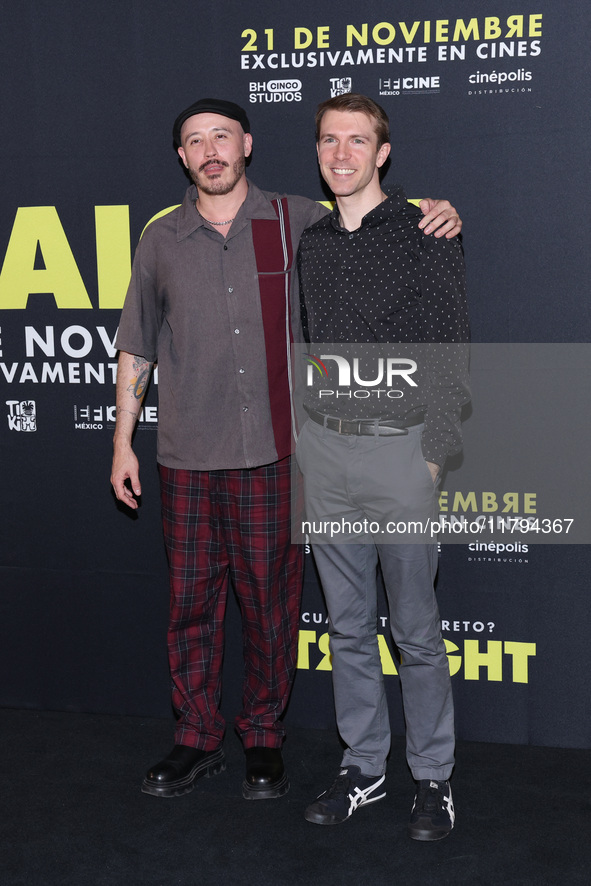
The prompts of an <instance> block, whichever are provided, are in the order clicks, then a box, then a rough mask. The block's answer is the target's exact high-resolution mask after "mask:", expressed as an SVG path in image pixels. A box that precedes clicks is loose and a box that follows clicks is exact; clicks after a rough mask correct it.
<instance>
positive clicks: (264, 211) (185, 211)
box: [177, 181, 277, 241]
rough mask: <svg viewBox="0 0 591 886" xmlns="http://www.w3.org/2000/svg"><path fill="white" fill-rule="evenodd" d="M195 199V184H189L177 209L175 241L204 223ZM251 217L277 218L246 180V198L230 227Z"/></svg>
mask: <svg viewBox="0 0 591 886" xmlns="http://www.w3.org/2000/svg"><path fill="white" fill-rule="evenodd" d="M197 199H198V194H197V188H196V187H195V185H190V186H189V187H188V188H187V191H186V193H185V198H184V200H183V202H182V204H181V208H180V211H179V217H178V223H177V241H180V240H184V239H185V237H188V236H190V234H192V233H193V232H194V231H196V230H197V228H201V227H203V226H204V224H205V222H204V221H203V218H202V216H200V215H199V213H198V212H197V207H196V206H195V202H196V201H197ZM252 218H270V219H275V218H277V213H276V212H275V210H274V208H273V205H272V204H271V202H270V201H269V200H268V199H267V197H266V196H265V194H264V193H263V192H262V191H261V190H260V188H257V186H256V185H255V184H253V183H252V182H251V181H248V193H247V194H246V199H245V200H244V203H243V204H242V206H241V207H240V209H239V210H238V212H237V214H236V218H235V221H234V223H233V225H232V227H233V228H234V230H236V228H237V227H238V226H239V225H240V222H242V223H244V222H246V221H247V219H252Z"/></svg>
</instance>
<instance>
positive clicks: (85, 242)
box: [0, 0, 591, 747]
mask: <svg viewBox="0 0 591 886" xmlns="http://www.w3.org/2000/svg"><path fill="white" fill-rule="evenodd" d="M13 6H14V8H13V9H11V11H10V16H9V17H7V18H6V20H5V21H4V23H3V28H2V32H1V35H0V41H1V44H0V46H1V51H0V71H1V74H2V82H3V83H4V84H5V88H4V90H3V91H2V94H1V95H0V113H1V118H2V120H3V124H4V126H3V138H2V142H1V144H0V152H1V157H2V167H3V177H4V189H3V192H4V196H3V201H2V206H1V207H0V263H2V271H1V272H0V328H1V332H0V352H1V353H0V384H2V397H1V399H0V411H1V410H3V411H4V417H2V419H1V422H0V452H1V454H2V464H3V467H4V470H3V473H2V493H3V520H2V548H1V554H0V558H1V559H0V582H1V590H0V624H1V626H2V627H1V631H2V641H1V643H0V704H2V705H5V706H15V707H32V708H52V709H59V710H84V711H103V712H113V713H120V712H126V713H132V714H144V715H146V714H155V715H163V716H167V715H168V714H169V697H168V676H167V663H166V654H165V631H166V616H167V586H166V571H165V563H164V553H163V550H162V544H161V534H160V526H159V512H158V492H157V482H156V472H155V464H154V453H155V432H154V429H155V421H154V419H155V413H154V410H153V407H154V406H155V404H156V397H155V391H154V387H153V388H152V391H151V392H150V396H149V399H148V406H149V407H151V408H150V409H149V410H147V412H146V414H145V416H144V420H143V421H142V422H141V425H140V429H139V430H138V433H137V435H136V449H137V451H138V454H139V456H140V459H141V463H142V480H143V486H144V496H143V502H142V507H141V509H140V512H139V515H138V516H135V515H129V514H124V513H122V512H119V511H118V510H117V507H116V506H115V503H114V500H113V498H112V495H111V493H110V487H109V483H108V476H109V466H110V449H111V434H112V426H113V422H112V407H113V404H114V387H113V369H112V365H113V364H114V363H115V355H114V352H113V349H112V345H111V344H110V343H111V342H112V341H113V338H114V335H115V331H116V327H117V322H118V315H119V308H120V305H121V302H122V298H123V294H124V290H125V283H126V278H127V276H128V273H129V255H130V252H131V251H132V249H133V247H134V246H135V244H136V243H137V240H138V238H139V236H140V233H141V231H142V229H143V227H144V225H145V224H146V222H147V221H148V220H149V219H150V218H151V217H152V216H154V215H155V214H156V213H158V212H159V211H161V210H163V209H165V208H166V207H169V206H171V205H173V204H176V203H179V202H180V201H181V199H182V195H183V192H184V188H185V183H186V181H185V179H184V177H183V174H182V170H181V168H180V166H179V163H178V162H177V159H176V158H175V154H174V153H173V149H172V143H171V132H170V130H171V123H172V121H173V119H174V117H175V116H176V114H177V113H178V111H179V110H180V109H181V108H183V107H185V106H186V105H188V104H189V103H190V102H191V101H193V100H194V99H195V98H197V97H199V96H203V95H207V94H217V95H219V96H221V97H225V98H232V99H233V100H235V101H237V102H239V103H241V104H243V105H244V106H245V107H247V108H248V112H249V115H250V117H251V122H252V128H253V133H254V138H255V147H254V155H253V159H252V163H251V165H250V169H249V174H250V176H251V178H252V179H253V180H254V181H255V182H256V183H257V184H260V185H262V186H264V187H266V188H268V189H277V190H281V191H287V192H296V193H302V194H305V195H307V196H309V197H311V198H313V199H325V195H324V193H323V191H322V186H321V183H320V179H319V176H318V173H317V169H316V163H315V151H314V143H313V125H312V118H313V112H314V109H315V106H316V104H317V103H318V102H319V101H321V100H323V99H325V98H327V97H328V96H329V95H330V94H331V90H335V89H343V88H345V89H352V90H354V91H359V92H365V93H367V94H369V95H371V96H372V97H374V98H375V99H376V100H377V101H379V102H380V103H381V104H383V106H384V107H385V108H386V110H387V112H388V114H389V115H390V117H391V122H392V135H393V151H392V162H391V168H390V170H389V172H388V177H387V179H386V183H387V182H388V181H389V182H391V183H394V182H398V181H400V182H401V183H403V184H404V186H405V188H406V191H407V193H408V194H409V195H410V196H416V197H420V196H424V195H426V194H429V195H443V196H446V197H449V198H450V199H451V200H452V202H453V203H454V204H455V205H456V206H458V207H459V208H460V210H461V214H462V217H463V219H464V222H465V228H464V231H465V236H464V243H465V251H466V260H467V265H468V273H469V288H470V303H471V311H472V320H473V330H474V337H475V339H476V340H477V341H484V342H503V341H505V342H534V341H539V342H586V341H589V339H590V332H591V311H590V309H589V298H588V294H589V292H588V289H589V283H588V281H589V279H590V274H589V270H590V269H589V258H588V256H589V250H588V248H587V239H588V223H587V221H586V206H587V201H588V198H589V194H590V188H589V162H588V156H589V132H590V121H589V114H588V95H587V92H588V90H587V81H588V66H589V63H588V57H589V53H588V46H587V40H586V35H587V34H588V33H589V26H590V24H591V13H590V12H589V7H588V4H585V3H584V2H583V0H574V2H571V3H569V4H566V5H561V6H560V8H558V6H557V4H556V3H550V2H548V0H541V2H538V3H537V4H536V5H535V6H533V7H527V6H524V5H522V6H520V7H518V9H517V13H516V12H515V9H516V7H515V4H514V3H513V2H511V3H509V2H506V0H497V2H495V3H494V4H489V3H485V2H482V0H479V2H477V3H474V2H470V3H468V2H465V0H464V2H461V0H454V2H452V3H451V4H450V3H446V4H443V3H439V2H437V0H425V2H424V3H422V4H420V6H418V5H417V4H416V3H414V2H410V0H401V2H399V3H397V4H396V5H395V7H393V6H392V4H390V3H385V2H377V0H368V2H366V3H365V4H363V7H360V5H359V4H358V3H357V2H351V0H343V2H342V3H340V4H339V6H338V9H336V8H335V10H334V11H332V10H322V12H319V9H318V4H317V3H315V2H311V0H301V2H300V3H298V4H297V7H291V6H290V7H289V8H286V7H282V6H281V5H280V4H277V3H270V2H268V0H262V2H259V3H258V4H257V5H256V9H253V10H252V11H250V10H249V9H248V7H247V6H246V5H245V4H239V3H237V2H229V3H226V4H223V5H221V6H219V7H217V8H216V9H215V10H214V11H213V12H212V10H211V8H210V7H206V6H205V4H203V3H194V2H192V3H187V2H185V0H179V2H178V3H176V4H175V5H173V6H171V5H170V4H165V3H161V2H158V0H147V2H144V3H141V4H140V3H136V2H116V0H106V2H104V0H103V2H99V3H97V4H92V5H90V6H84V5H80V4H79V3H76V2H74V0H56V2H49V0H22V2H20V3H19V4H18V5H17V4H13ZM508 19H509V21H508ZM458 20H460V23H459V24H458ZM401 23H402V24H401ZM415 23H418V24H416V27H415ZM296 29H299V30H297V31H296ZM319 29H320V30H319ZM306 44H308V45H306ZM348 44H350V45H348ZM255 45H256V47H257V48H256V49H254V46H255ZM300 47H301V48H300ZM347 53H349V54H348V55H347ZM51 207H53V208H54V209H51ZM97 207H107V208H106V209H100V208H99V209H98V210H97ZM507 418H508V420H510V416H508V417H507ZM548 420H549V421H552V409H551V404H550V408H549V415H548ZM27 427H35V430H27ZM491 433H492V432H491ZM565 436H566V439H568V429H565ZM565 457H568V451H566V453H565ZM583 470H584V468H583ZM499 491H504V490H499ZM575 494H576V493H575ZM498 542H499V544H501V543H502V542H503V539H502V538H499V539H498ZM589 562H590V554H589V550H588V548H587V547H585V546H582V545H578V546H567V547H564V546H562V547H553V546H543V545H530V546H529V548H528V550H527V551H523V550H517V549H515V550H512V551H508V550H506V549H505V550H498V546H497V549H495V550H490V551H487V552H486V553H483V552H475V551H472V550H470V549H469V548H468V547H467V546H466V545H457V546H450V547H445V548H444V550H443V552H442V557H441V569H440V577H439V585H438V591H439V601H440V609H441V614H442V618H443V620H444V634H445V637H446V639H447V640H448V643H449V651H450V661H451V664H452V670H453V671H454V677H453V679H454V687H455V697H456V704H457V712H458V713H457V718H458V733H459V736H460V737H462V738H467V739H476V740H493V741H508V742H524V743H526V742H531V743H535V744H547V745H563V746H577V747H583V746H587V745H588V744H589V737H590V736H589V693H588V690H587V687H586V677H587V673H588V666H589V661H588V651H587V650H588V633H589V609H590V607H589V595H588V590H587V588H588V581H587V574H588V569H589ZM384 619H385V614H384ZM301 629H302V635H301V655H300V671H299V675H298V680H297V684H296V689H295V692H294V697H293V700H292V704H291V708H290V711H289V718H290V719H291V721H292V722H297V723H299V724H308V725H321V726H330V725H331V724H332V718H333V712H332V700H331V691H330V673H329V670H327V669H326V668H327V658H326V654H325V652H326V646H325V642H326V638H325V637H324V636H323V635H324V634H325V631H326V627H325V624H324V609H323V604H322V598H321V595H320V592H319V589H318V585H317V583H316V581H315V576H314V570H313V566H312V564H311V563H308V570H307V582H306V592H305V599H304V607H303V614H302V624H301ZM384 633H385V634H387V622H386V621H384ZM323 650H324V651H323ZM479 656H480V657H479ZM385 669H386V671H387V672H390V673H388V676H387V681H388V687H389V692H390V695H391V700H392V702H393V704H392V706H391V707H392V718H393V721H394V725H395V728H396V729H397V730H401V729H402V715H401V710H400V704H399V698H398V681H397V677H396V676H395V674H394V673H391V672H392V670H393V667H392V665H391V663H390V662H389V660H388V655H386V656H385ZM239 670H240V628H239V622H238V619H237V617H236V612H235V609H234V610H233V612H232V617H231V619H230V622H229V625H228V654H227V659H226V672H227V673H226V677H227V679H226V691H225V696H224V707H225V709H226V711H227V712H228V715H229V716H231V715H232V714H233V713H234V712H235V710H236V708H237V705H238V689H237V687H238V684H239Z"/></svg>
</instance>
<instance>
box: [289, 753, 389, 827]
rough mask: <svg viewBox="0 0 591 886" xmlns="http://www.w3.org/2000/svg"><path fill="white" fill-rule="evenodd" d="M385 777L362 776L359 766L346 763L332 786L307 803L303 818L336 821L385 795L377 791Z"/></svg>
mask: <svg viewBox="0 0 591 886" xmlns="http://www.w3.org/2000/svg"><path fill="white" fill-rule="evenodd" d="M385 778H386V776H385V775H381V776H379V775H378V776H370V775H362V774H361V769H360V768H359V766H347V767H346V768H345V769H341V771H340V773H339V775H338V777H337V779H336V781H335V782H334V784H333V785H332V787H330V788H329V789H328V790H327V791H325V792H324V793H323V794H320V796H319V797H318V799H317V800H315V801H314V803H312V804H311V805H310V806H308V808H307V809H306V811H305V813H304V817H305V818H306V820H307V821H312V822H314V824H340V823H341V822H342V821H346V820H347V819H348V818H350V817H351V816H352V815H353V813H354V812H355V810H356V809H359V807H360V806H367V804H368V803H375V802H376V800H381V799H382V798H383V797H385V796H386V791H385V790H381V788H382V786H383V784H384V780H385Z"/></svg>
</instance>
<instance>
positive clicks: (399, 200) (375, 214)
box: [329, 185, 407, 233]
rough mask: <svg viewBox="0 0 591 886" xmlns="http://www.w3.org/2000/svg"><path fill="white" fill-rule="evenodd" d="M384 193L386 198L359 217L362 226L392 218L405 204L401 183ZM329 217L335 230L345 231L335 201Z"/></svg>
mask: <svg viewBox="0 0 591 886" xmlns="http://www.w3.org/2000/svg"><path fill="white" fill-rule="evenodd" d="M386 193H387V200H383V201H382V202H381V203H378V205H377V206H374V208H373V209H372V210H370V212H368V213H367V214H366V215H364V216H363V218H362V219H361V227H362V228H363V227H366V226H373V225H376V224H379V223H380V222H382V221H384V220H385V219H388V218H393V217H394V216H395V215H397V214H398V213H399V212H400V210H401V209H403V208H404V207H405V206H406V204H407V199H406V194H405V193H404V191H403V189H402V186H401V185H394V187H393V188H389V189H388V190H387V192H386ZM329 218H330V221H331V224H332V226H333V228H335V230H337V231H346V229H345V228H343V227H342V226H341V224H340V213H339V207H338V205H337V204H336V203H335V207H334V209H333V211H332V212H331V214H330V216H329ZM358 230H359V229H358ZM346 233H349V231H346Z"/></svg>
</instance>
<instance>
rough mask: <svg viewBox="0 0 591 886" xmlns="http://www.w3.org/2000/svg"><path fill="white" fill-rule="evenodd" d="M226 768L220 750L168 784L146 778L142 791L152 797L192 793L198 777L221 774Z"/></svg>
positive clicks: (224, 759) (178, 795)
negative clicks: (156, 782) (182, 776)
mask: <svg viewBox="0 0 591 886" xmlns="http://www.w3.org/2000/svg"><path fill="white" fill-rule="evenodd" d="M225 768H226V758H225V756H224V752H223V751H221V750H220V751H218V753H217V754H216V756H215V757H210V758H209V759H208V760H203V761H202V762H201V763H197V765H196V766H194V767H193V768H192V769H191V771H190V772H189V774H188V775H186V776H185V777H184V778H178V779H177V780H176V781H173V782H169V783H168V784H167V785H157V784H154V783H153V782H151V781H149V780H148V779H147V778H144V780H143V782H142V793H143V794H150V795H151V796H152V797H182V795H183V794H189V793H191V791H192V790H193V788H194V787H195V782H196V781H197V779H199V778H211V777H212V776H214V775H219V774H220V772H223V771H224V770H225Z"/></svg>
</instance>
